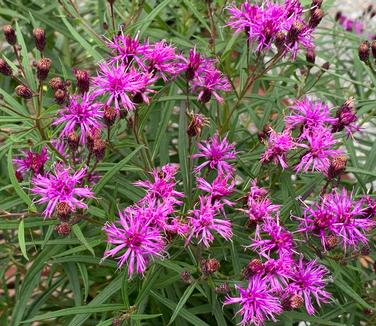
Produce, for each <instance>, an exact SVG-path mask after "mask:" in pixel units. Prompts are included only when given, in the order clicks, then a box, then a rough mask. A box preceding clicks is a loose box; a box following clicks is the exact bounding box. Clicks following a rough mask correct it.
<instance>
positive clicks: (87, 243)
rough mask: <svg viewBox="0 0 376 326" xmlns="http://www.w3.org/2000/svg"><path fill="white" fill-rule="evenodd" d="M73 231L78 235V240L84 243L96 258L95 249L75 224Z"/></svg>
mask: <svg viewBox="0 0 376 326" xmlns="http://www.w3.org/2000/svg"><path fill="white" fill-rule="evenodd" d="M72 230H73V232H74V234H75V235H76V237H77V239H78V240H80V241H81V242H82V244H83V245H84V246H85V247H86V248H87V250H89V251H90V252H91V254H92V255H93V256H94V257H95V252H94V249H93V248H92V247H91V245H90V243H89V242H88V241H87V240H86V238H85V236H84V235H83V234H82V231H81V228H80V226H79V225H78V224H74V225H73V226H72Z"/></svg>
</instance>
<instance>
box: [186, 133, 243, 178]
mask: <svg viewBox="0 0 376 326" xmlns="http://www.w3.org/2000/svg"><path fill="white" fill-rule="evenodd" d="M198 148H199V150H200V152H199V153H197V154H194V155H192V158H198V157H203V158H205V159H206V161H205V162H203V163H202V164H200V165H198V166H197V167H196V168H195V172H196V173H198V172H200V171H201V170H202V169H203V168H204V167H205V166H209V167H210V169H217V170H218V171H220V172H226V173H230V174H231V173H232V172H233V171H234V167H233V166H231V164H230V163H228V161H229V160H234V159H235V158H236V152H235V145H234V144H229V142H228V141H227V137H224V138H223V139H222V140H220V138H219V135H218V134H217V133H216V134H214V135H213V136H212V137H211V138H209V139H208V140H207V141H204V142H202V143H200V144H198Z"/></svg>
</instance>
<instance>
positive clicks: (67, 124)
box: [54, 93, 102, 144]
mask: <svg viewBox="0 0 376 326" xmlns="http://www.w3.org/2000/svg"><path fill="white" fill-rule="evenodd" d="M59 115H60V117H59V118H58V119H57V120H55V121H54V124H55V125H58V124H64V128H63V130H62V131H61V135H62V136H64V137H67V136H68V135H69V134H70V133H72V132H74V131H76V130H77V129H79V130H80V131H81V134H80V143H81V144H85V141H86V136H87V133H88V132H89V130H90V129H91V128H98V129H99V128H100V127H101V123H100V119H101V118H102V114H101V113H100V112H99V106H98V105H96V104H94V103H93V97H92V96H90V95H89V94H88V93H85V94H84V95H82V96H72V97H71V98H70V100H69V103H68V105H67V106H66V107H65V108H63V109H62V110H60V111H59Z"/></svg>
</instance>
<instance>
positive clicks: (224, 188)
mask: <svg viewBox="0 0 376 326" xmlns="http://www.w3.org/2000/svg"><path fill="white" fill-rule="evenodd" d="M196 182H197V188H198V189H201V190H203V191H206V192H207V193H208V194H209V195H210V196H212V197H213V198H214V199H221V198H222V197H225V196H228V195H230V194H231V193H232V192H233V191H234V187H235V180H234V178H233V176H232V175H231V174H224V173H221V172H219V174H218V176H217V177H216V178H215V179H214V180H213V181H212V182H208V181H206V180H205V179H203V178H196ZM227 202H228V201H226V203H227ZM228 203H230V204H231V202H228ZM228 203H227V204H228ZM231 205H233V204H231Z"/></svg>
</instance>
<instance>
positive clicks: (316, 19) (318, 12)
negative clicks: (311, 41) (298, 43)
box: [308, 8, 324, 28]
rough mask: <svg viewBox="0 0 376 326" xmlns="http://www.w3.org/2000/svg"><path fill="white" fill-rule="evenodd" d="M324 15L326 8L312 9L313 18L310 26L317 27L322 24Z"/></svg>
mask: <svg viewBox="0 0 376 326" xmlns="http://www.w3.org/2000/svg"><path fill="white" fill-rule="evenodd" d="M323 17H324V10H322V9H321V8H316V9H314V10H313V11H311V18H310V20H309V23H308V24H309V27H311V28H316V27H317V26H318V25H319V24H320V22H321V20H322V18H323Z"/></svg>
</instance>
